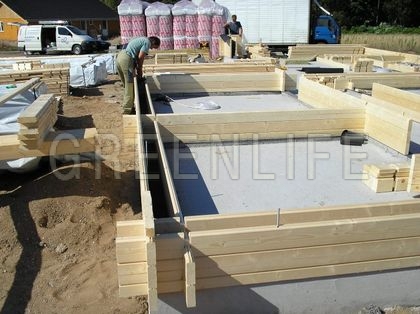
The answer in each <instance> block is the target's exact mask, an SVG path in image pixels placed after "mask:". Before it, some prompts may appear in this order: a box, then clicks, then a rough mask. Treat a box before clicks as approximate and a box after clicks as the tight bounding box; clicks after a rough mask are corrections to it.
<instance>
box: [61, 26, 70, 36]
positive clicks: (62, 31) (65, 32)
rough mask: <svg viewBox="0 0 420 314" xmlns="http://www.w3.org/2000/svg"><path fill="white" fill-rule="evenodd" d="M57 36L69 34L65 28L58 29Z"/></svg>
mask: <svg viewBox="0 0 420 314" xmlns="http://www.w3.org/2000/svg"><path fill="white" fill-rule="evenodd" d="M58 35H66V36H71V33H70V32H69V30H68V29H67V28H64V27H59V28H58Z"/></svg>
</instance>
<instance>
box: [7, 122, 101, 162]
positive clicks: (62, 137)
mask: <svg viewBox="0 0 420 314" xmlns="http://www.w3.org/2000/svg"><path fill="white" fill-rule="evenodd" d="M96 135H97V130H96V128H90V129H75V130H66V131H56V132H49V133H48V134H47V136H46V137H45V140H44V142H43V143H42V144H41V146H40V147H39V148H38V149H24V148H22V147H21V142H20V141H19V139H18V135H17V134H12V135H2V136H0V141H1V145H0V160H8V159H18V158H24V157H38V156H56V155H65V154H77V153H83V152H93V151H95V138H96Z"/></svg>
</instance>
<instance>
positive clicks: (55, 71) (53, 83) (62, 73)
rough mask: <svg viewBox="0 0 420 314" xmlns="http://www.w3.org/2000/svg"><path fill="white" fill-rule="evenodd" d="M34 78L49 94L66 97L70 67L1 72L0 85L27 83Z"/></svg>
mask: <svg viewBox="0 0 420 314" xmlns="http://www.w3.org/2000/svg"><path fill="white" fill-rule="evenodd" d="M62 65H64V64H62ZM34 77H39V78H40V79H41V81H42V82H44V83H45V84H46V85H47V87H48V91H49V92H50V93H53V94H55V95H68V93H69V80H70V66H64V67H60V68H50V66H47V67H46V68H39V69H28V70H26V69H25V70H18V71H7V72H1V73H0V84H11V83H17V82H22V81H27V80H29V79H31V78H34Z"/></svg>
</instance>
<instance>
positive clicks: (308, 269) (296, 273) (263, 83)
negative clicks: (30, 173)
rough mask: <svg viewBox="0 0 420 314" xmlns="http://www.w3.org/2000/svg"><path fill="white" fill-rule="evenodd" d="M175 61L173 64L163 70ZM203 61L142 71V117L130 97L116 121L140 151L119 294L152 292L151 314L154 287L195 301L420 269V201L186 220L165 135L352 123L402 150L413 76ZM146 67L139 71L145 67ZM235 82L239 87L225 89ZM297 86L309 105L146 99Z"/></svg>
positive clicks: (418, 109) (197, 138) (185, 138)
mask: <svg viewBox="0 0 420 314" xmlns="http://www.w3.org/2000/svg"><path fill="white" fill-rule="evenodd" d="M318 47H319V45H317V48H318ZM328 48H330V46H328ZM359 48H360V47H358V46H357V47H350V48H349V49H352V50H351V52H345V53H354V49H356V50H357V53H363V51H366V49H359ZM362 50H363V51H362ZM375 52H376V53H380V54H381V55H382V54H386V55H392V54H391V53H389V52H384V51H380V52H378V51H376V50H375ZM305 53H307V54H309V55H311V56H312V55H313V52H306V51H305ZM369 53H370V55H372V54H374V53H373V52H372V51H371V52H369ZM391 59H392V58H391ZM397 59H398V58H397ZM398 60H399V59H398ZM217 66H218V67H219V68H220V67H223V65H220V64H218V65H217ZM171 67H172V68H175V66H173V65H172V66H168V67H167V68H171ZM205 67H206V70H203V72H200V73H198V70H199V67H198V66H197V67H194V66H192V67H191V68H190V71H191V72H190V73H188V67H187V66H185V65H182V69H180V68H179V73H178V74H154V75H149V76H148V77H147V84H146V92H147V100H148V106H149V110H148V112H140V104H139V100H138V97H137V98H136V107H137V110H136V112H137V114H136V116H124V136H125V140H126V142H127V143H130V144H133V143H135V144H136V145H137V150H138V158H139V159H138V163H139V165H138V167H139V168H138V171H139V178H140V180H139V181H140V194H141V208H142V212H143V219H142V220H136V221H119V222H117V238H116V255H117V263H118V266H117V269H118V278H119V291H120V296H122V297H129V296H135V295H148V302H149V312H157V300H158V294H160V293H170V292H183V293H185V302H186V306H187V307H194V306H196V290H198V289H208V288H217V287H226V286H235V285H247V284H260V283H269V282H279V281H286V280H297V279H309V278H321V277H327V276H336V275H346V274H360V273H366V272H373V271H382V270H392V269H403V268H411V267H419V266H420V250H419V249H418V248H419V246H420V228H419V227H418V226H419V224H420V201H419V200H418V199H415V198H413V199H411V200H407V201H399V202H393V203H389V202H388V203H376V204H362V205H352V204H349V205H348V206H334V207H326V208H307V209H302V210H293V211H287V212H281V213H279V212H278V211H277V210H276V209H273V210H272V211H267V212H258V213H250V214H240V215H239V214H218V215H201V216H186V217H184V216H183V214H182V210H181V208H180V206H179V202H178V198H177V195H176V192H175V186H174V182H173V180H172V174H171V172H170V169H169V165H168V160H167V158H166V155H165V151H164V143H165V142H171V141H173V140H174V139H176V140H179V141H182V142H184V143H194V142H200V143H206V142H209V141H211V136H212V134H215V133H217V135H218V136H219V138H221V139H222V140H223V141H229V140H232V136H233V134H240V139H241V140H249V139H251V138H252V135H253V134H258V136H259V139H285V138H287V136H288V134H290V133H293V134H294V136H295V138H299V137H300V138H307V137H308V136H310V135H311V134H319V133H321V132H322V133H328V134H332V135H334V136H339V135H340V134H341V132H342V131H343V130H351V131H355V132H365V133H367V134H369V136H370V137H372V138H374V139H375V140H377V141H379V142H381V143H383V144H384V145H387V146H389V147H391V148H392V149H394V150H396V151H398V152H399V153H401V154H403V155H408V154H409V143H410V134H411V127H412V123H413V122H420V95H415V94H413V93H409V92H407V91H404V90H401V89H400V88H420V77H419V75H418V73H403V74H402V73H399V72H393V73H344V74H332V75H330V74H322V75H315V74H307V75H302V76H301V77H300V78H299V80H298V79H297V77H293V75H291V74H289V73H288V72H287V70H284V69H278V68H275V69H274V71H271V70H270V71H268V70H267V69H268V65H267V68H266V69H265V70H263V71H261V67H260V65H258V66H256V67H255V69H256V71H250V69H249V68H250V66H249V65H247V68H246V70H244V71H246V73H245V74H242V72H240V70H237V71H235V74H233V73H230V72H229V71H228V72H227V73H224V74H223V75H220V74H219V75H217V73H214V72H213V73H209V72H212V71H214V70H212V71H209V70H208V68H211V65H206V66H204V67H203V66H202V67H201V68H205ZM162 68H164V67H163V66H162ZM238 69H239V68H238ZM270 69H271V66H270ZM153 71H154V69H152V68H146V73H152V72H153ZM157 72H159V71H157ZM220 72H221V73H222V72H224V70H223V69H221V70H220ZM232 82H236V84H234V85H233V86H232ZM227 83H230V84H227ZM227 86H228V87H227ZM295 88H298V90H299V93H298V99H299V100H300V101H303V102H305V103H307V104H309V105H311V106H312V107H313V109H309V110H306V111H299V112H297V111H290V110H288V111H281V110H279V111H273V112H252V113H234V114H232V113H218V114H188V115H185V114H156V113H155V112H154V109H153V104H152V101H151V97H150V94H153V93H159V92H162V91H164V92H165V93H176V92H180V91H182V93H185V94H187V93H197V92H208V93H210V92H224V91H226V92H227V91H228V92H235V91H245V92H252V91H254V92H259V91H279V92H280V91H287V90H290V89H295ZM358 90H364V91H366V90H368V91H369V94H370V95H362V96H360V97H355V95H354V94H352V93H354V92H355V91H358ZM220 130H223V131H220ZM150 142H153V143H154V144H155V147H156V153H157V159H158V163H159V166H160V176H161V178H162V182H163V184H162V185H163V189H164V194H165V199H166V202H167V207H168V211H169V213H170V216H171V217H169V218H155V217H154V209H155V206H156V205H155V204H154V199H153V196H152V194H153V193H152V191H151V189H150V185H149V182H150V177H151V176H152V174H151V173H149V170H148V163H149V161H150V158H151V157H150V156H149V153H148V150H147V147H148V144H150ZM416 158H417V161H416ZM418 159H419V158H418V156H417V155H413V158H412V163H411V167H410V174H409V177H410V182H409V187H410V188H408V191H412V192H413V191H419V190H420V189H418V188H419V185H420V180H419V179H418V178H417V177H416V176H417V175H418V172H417V171H418V169H417V168H418ZM349 252H351V254H350V253H349ZM255 261H258V262H255Z"/></svg>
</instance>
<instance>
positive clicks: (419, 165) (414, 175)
mask: <svg viewBox="0 0 420 314" xmlns="http://www.w3.org/2000/svg"><path fill="white" fill-rule="evenodd" d="M407 191H408V192H420V154H413V155H412V156H411V165H410V173H409V174H408V184H407Z"/></svg>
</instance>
